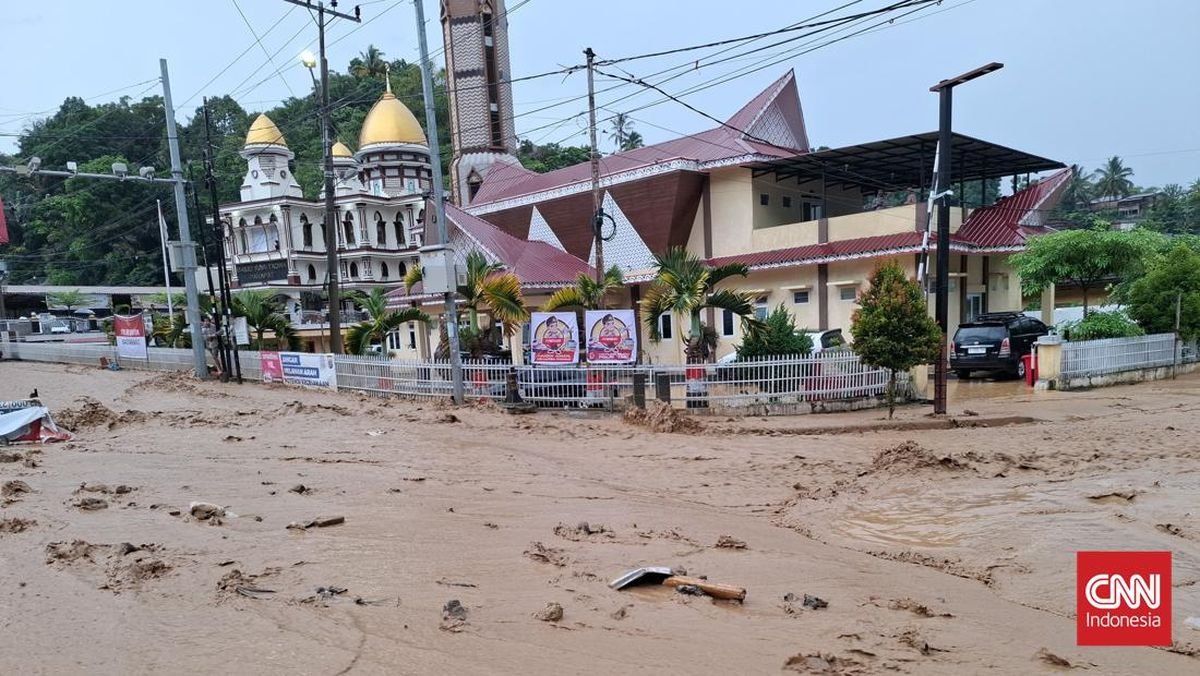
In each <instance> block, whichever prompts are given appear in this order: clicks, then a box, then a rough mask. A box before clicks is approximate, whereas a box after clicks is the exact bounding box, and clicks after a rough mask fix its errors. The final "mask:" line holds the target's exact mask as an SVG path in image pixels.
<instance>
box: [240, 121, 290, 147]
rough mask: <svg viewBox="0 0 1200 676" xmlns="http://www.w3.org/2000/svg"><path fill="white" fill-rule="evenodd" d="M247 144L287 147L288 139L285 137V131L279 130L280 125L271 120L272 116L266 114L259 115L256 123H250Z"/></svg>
mask: <svg viewBox="0 0 1200 676" xmlns="http://www.w3.org/2000/svg"><path fill="white" fill-rule="evenodd" d="M246 145H248V146H250V145H260V146H283V147H284V148H286V147H287V141H285V140H284V138H283V132H281V131H279V127H276V126H275V123H274V122H272V121H271V118H269V117H267V116H266V115H259V116H258V118H257V119H256V120H254V124H252V125H250V131H248V132H246Z"/></svg>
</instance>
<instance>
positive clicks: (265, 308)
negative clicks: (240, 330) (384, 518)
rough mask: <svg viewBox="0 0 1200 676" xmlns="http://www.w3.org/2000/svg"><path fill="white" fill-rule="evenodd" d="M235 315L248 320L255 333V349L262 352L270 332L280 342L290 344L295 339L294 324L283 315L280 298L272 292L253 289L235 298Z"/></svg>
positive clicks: (233, 305)
mask: <svg viewBox="0 0 1200 676" xmlns="http://www.w3.org/2000/svg"><path fill="white" fill-rule="evenodd" d="M232 308H233V313H234V314H235V315H237V316H239V317H245V318H246V324H247V325H248V326H249V327H250V329H251V330H252V331H254V347H255V349H258V350H261V349H262V347H263V334H265V333H266V332H267V331H270V332H272V333H274V334H275V337H276V338H277V339H279V341H280V342H283V341H287V342H288V343H289V344H290V343H291V342H292V341H293V340H294V339H295V330H294V329H293V328H292V323H291V322H290V321H288V318H287V317H286V316H284V314H283V307H282V306H281V305H280V304H279V301H278V296H277V295H276V294H273V293H271V292H270V291H262V290H257V289H252V290H249V291H241V292H239V293H237V294H234V296H233V303H232Z"/></svg>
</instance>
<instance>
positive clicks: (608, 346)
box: [584, 310, 638, 364]
mask: <svg viewBox="0 0 1200 676" xmlns="http://www.w3.org/2000/svg"><path fill="white" fill-rule="evenodd" d="M636 321H637V319H636V318H635V317H634V316H633V310H588V311H587V313H586V314H585V316H584V324H585V325H586V326H587V360H588V363H589V364H630V363H632V362H634V361H636V360H637V351H638V344H637V330H636V329H637V327H636V325H635V324H634V322H636Z"/></svg>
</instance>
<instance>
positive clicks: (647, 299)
mask: <svg viewBox="0 0 1200 676" xmlns="http://www.w3.org/2000/svg"><path fill="white" fill-rule="evenodd" d="M655 266H656V268H657V270H656V272H655V276H654V282H653V283H652V284H651V285H650V288H649V289H648V290H647V291H646V295H645V296H643V297H642V301H641V309H642V318H643V321H645V323H646V329H647V331H648V333H649V335H650V340H652V341H654V342H658V341H660V340H662V336H661V335H660V333H659V323H658V318H659V316H660V315H663V314H666V313H670V314H671V315H672V316H674V317H676V318H681V319H682V318H686V319H687V320H688V335H687V338H686V341H685V346H684V350H685V353H686V356H687V360H688V361H689V362H702V361H707V360H708V359H709V358H710V357H711V356H712V349H713V347H714V341H713V340H712V338H711V337H709V336H708V334H710V333H712V329H711V327H709V328H708V330H707V331H706V330H705V329H706V327H705V326H704V325H703V323H702V322H701V321H700V311H701V310H703V309H705V308H714V309H716V310H729V311H730V312H732V313H734V314H735V315H737V316H739V317H741V318H742V332H743V333H744V334H751V333H754V332H756V331H758V330H759V328H760V326H761V323H760V322H759V321H758V320H756V319H755V318H754V305H753V303H752V302H751V300H750V298H749V297H747V296H746V295H745V294H742V293H738V292H736V291H731V290H729V289H721V290H717V288H716V286H717V284H719V283H721V282H722V281H724V280H726V279H729V278H731V277H745V276H747V275H748V274H750V268H749V267H748V266H747V265H746V264H745V263H729V264H726V265H722V266H720V267H711V266H709V265H708V264H706V263H705V262H704V261H703V260H701V259H700V257H698V256H696V255H695V254H692V253H690V252H689V251H688V250H687V249H685V248H684V247H679V246H677V247H672V248H670V249H668V250H667V252H666V253H664V254H662V255H660V256H655ZM712 335H713V336H715V333H713V334H712Z"/></svg>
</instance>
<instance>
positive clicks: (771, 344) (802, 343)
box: [737, 303, 813, 359]
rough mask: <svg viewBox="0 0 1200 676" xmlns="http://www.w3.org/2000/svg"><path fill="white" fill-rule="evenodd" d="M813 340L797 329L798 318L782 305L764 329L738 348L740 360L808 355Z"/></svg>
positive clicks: (772, 313)
mask: <svg viewBox="0 0 1200 676" xmlns="http://www.w3.org/2000/svg"><path fill="white" fill-rule="evenodd" d="M812 348H813V342H812V338H810V337H809V336H808V334H807V333H804V332H801V331H798V330H797V329H796V318H795V317H793V316H792V313H790V312H788V311H787V308H785V307H784V306H783V303H780V304H779V305H778V306H777V307H776V308H775V309H774V310H772V311H771V314H769V315H767V318H766V320H765V321H763V325H762V328H761V329H760V330H759V331H757V332H756V333H753V334H751V335H748V336H746V338H745V340H743V341H742V343H741V344H740V345H738V346H737V355H738V359H752V358H755V357H779V356H792V355H805V356H806V355H808V354H809V353H810V352H812Z"/></svg>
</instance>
